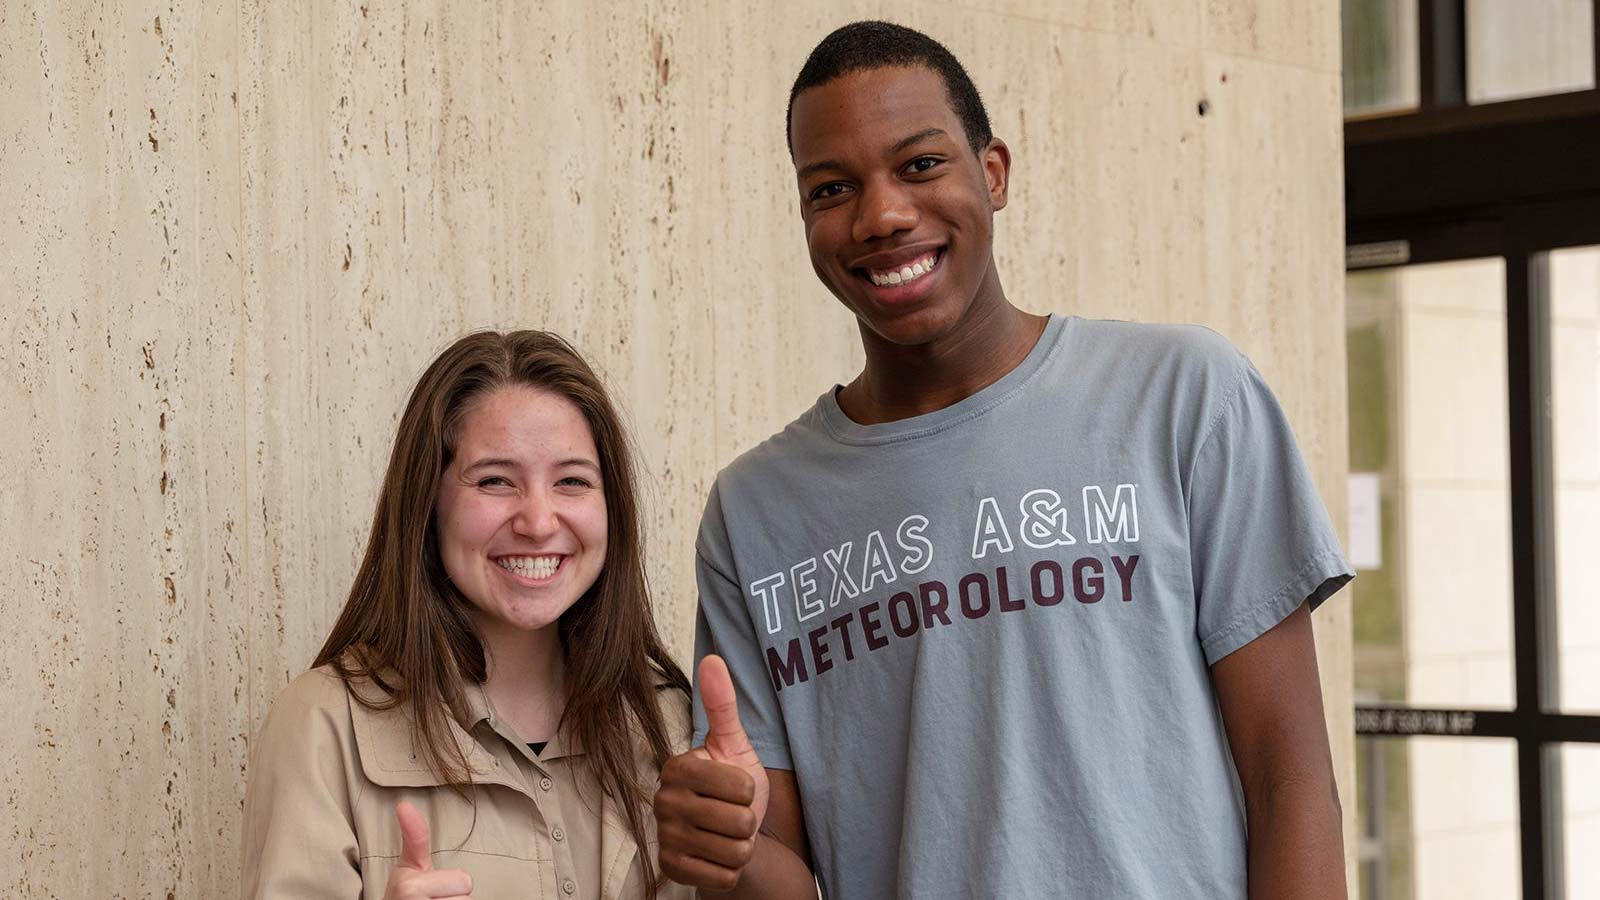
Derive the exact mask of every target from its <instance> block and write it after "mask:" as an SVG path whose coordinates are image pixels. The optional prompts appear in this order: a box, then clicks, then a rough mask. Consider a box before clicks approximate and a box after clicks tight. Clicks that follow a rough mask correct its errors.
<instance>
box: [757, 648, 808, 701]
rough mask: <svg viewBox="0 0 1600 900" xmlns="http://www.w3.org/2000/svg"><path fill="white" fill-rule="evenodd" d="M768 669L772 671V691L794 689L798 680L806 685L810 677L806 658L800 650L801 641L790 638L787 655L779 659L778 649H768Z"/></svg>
mask: <svg viewBox="0 0 1600 900" xmlns="http://www.w3.org/2000/svg"><path fill="white" fill-rule="evenodd" d="M767 668H769V669H771V670H772V689H773V690H775V691H781V690H783V688H784V686H785V685H788V686H789V687H794V683H795V681H796V680H797V679H798V680H799V681H800V682H802V683H804V682H805V681H807V680H808V679H809V677H810V676H808V675H806V657H805V653H804V652H802V651H801V649H800V639H799V638H790V639H789V647H788V650H787V653H786V654H785V656H784V657H783V658H779V656H778V650H777V648H776V647H768V648H767Z"/></svg>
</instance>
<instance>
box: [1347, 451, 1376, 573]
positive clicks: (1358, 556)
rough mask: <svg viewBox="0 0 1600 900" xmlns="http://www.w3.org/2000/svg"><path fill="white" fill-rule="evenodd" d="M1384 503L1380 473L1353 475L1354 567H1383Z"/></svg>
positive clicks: (1351, 512)
mask: <svg viewBox="0 0 1600 900" xmlns="http://www.w3.org/2000/svg"><path fill="white" fill-rule="evenodd" d="M1382 512H1383V501H1382V492H1381V491H1380V490H1379V481H1378V473H1377V472H1351V473H1350V564H1351V565H1352V566H1355V567H1356V568H1357V569H1381V568H1383V515H1382Z"/></svg>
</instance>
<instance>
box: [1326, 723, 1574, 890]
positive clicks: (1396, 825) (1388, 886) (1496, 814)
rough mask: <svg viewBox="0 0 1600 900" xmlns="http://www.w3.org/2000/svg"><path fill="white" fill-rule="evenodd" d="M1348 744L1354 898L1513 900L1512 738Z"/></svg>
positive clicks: (1518, 880)
mask: <svg viewBox="0 0 1600 900" xmlns="http://www.w3.org/2000/svg"><path fill="white" fill-rule="evenodd" d="M1356 744H1357V748H1356V783H1357V786H1358V787H1357V808H1356V821H1357V829H1358V831H1357V833H1358V834H1359V835H1360V838H1359V840H1360V845H1359V849H1358V854H1357V859H1358V861H1359V872H1360V894H1359V896H1361V897H1362V898H1363V900H1480V898H1481V900H1511V898H1516V897H1518V896H1520V895H1521V893H1522V887H1521V885H1522V871H1521V867H1520V859H1521V852H1520V849H1519V848H1520V846H1521V845H1520V843H1519V841H1520V835H1519V831H1518V820H1519V816H1518V810H1517V747H1516V742H1515V741H1513V740H1502V739H1498V738H1421V737H1419V738H1403V739H1402V738H1371V737H1367V738H1358V739H1357V741H1356ZM1568 896H1573V897H1577V896H1587V895H1582V894H1572V893H1569V894H1568Z"/></svg>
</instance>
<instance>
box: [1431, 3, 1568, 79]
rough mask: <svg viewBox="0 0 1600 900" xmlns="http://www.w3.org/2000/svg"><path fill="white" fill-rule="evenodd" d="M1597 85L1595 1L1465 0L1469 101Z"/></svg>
mask: <svg viewBox="0 0 1600 900" xmlns="http://www.w3.org/2000/svg"><path fill="white" fill-rule="evenodd" d="M1404 5H1406V6H1410V5H1411V4H1409V3H1408V4H1404ZM1594 86H1595V85H1594V4H1593V0H1533V2H1512V0H1467V102H1469V103H1486V102H1490V101H1495V100H1509V99H1512V98H1515V97H1529V96H1534V95H1537V94H1556V93H1562V92H1565V91H1581V90H1587V89H1589V88H1592V87H1594Z"/></svg>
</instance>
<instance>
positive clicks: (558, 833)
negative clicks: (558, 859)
mask: <svg viewBox="0 0 1600 900" xmlns="http://www.w3.org/2000/svg"><path fill="white" fill-rule="evenodd" d="M550 836H551V837H553V838H555V839H556V840H558V841H564V840H566V839H567V833H566V832H565V831H562V830H561V828H560V827H559V826H557V828H556V829H555V830H554V831H552V832H550Z"/></svg>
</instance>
